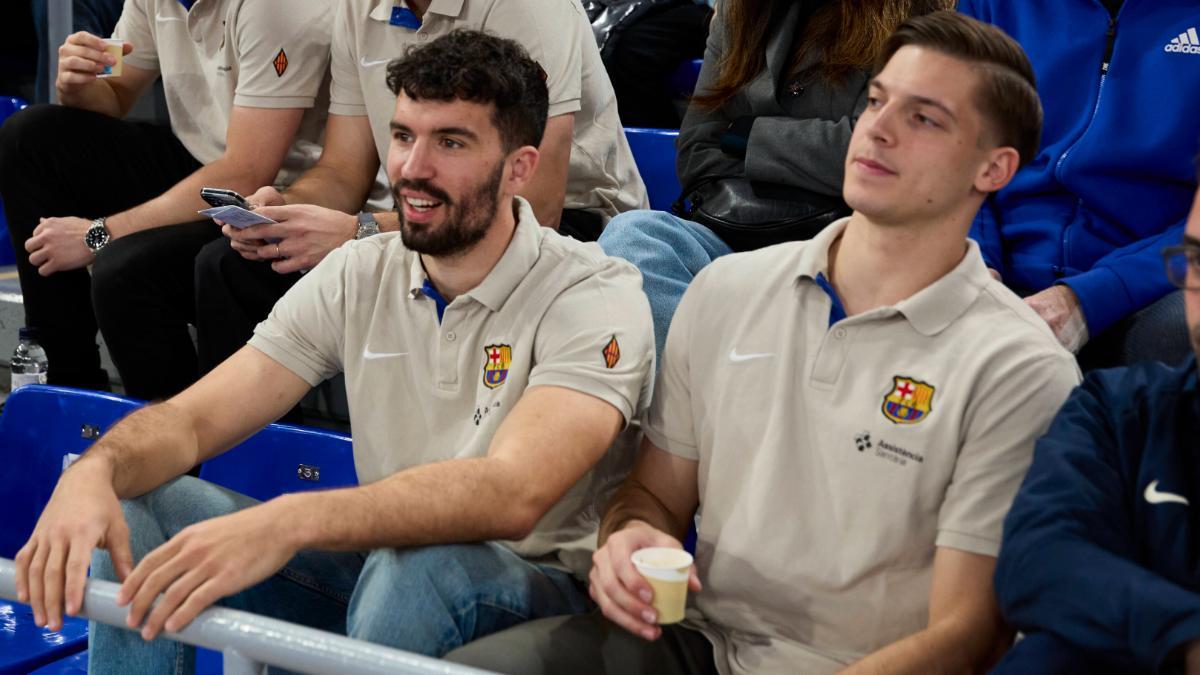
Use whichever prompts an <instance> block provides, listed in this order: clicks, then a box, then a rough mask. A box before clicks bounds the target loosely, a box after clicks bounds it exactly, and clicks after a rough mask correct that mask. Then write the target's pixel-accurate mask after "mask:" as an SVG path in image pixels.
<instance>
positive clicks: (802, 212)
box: [671, 177, 850, 251]
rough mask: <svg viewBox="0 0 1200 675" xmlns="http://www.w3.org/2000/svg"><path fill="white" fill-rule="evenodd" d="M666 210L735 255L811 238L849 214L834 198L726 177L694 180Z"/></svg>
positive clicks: (842, 203)
mask: <svg viewBox="0 0 1200 675" xmlns="http://www.w3.org/2000/svg"><path fill="white" fill-rule="evenodd" d="M671 208H672V210H673V211H675V214H676V215H679V216H681V217H683V218H687V219H688V220H691V221H694V222H697V223H700V224H701V225H703V226H705V227H707V228H708V229H710V230H712V231H713V233H714V234H716V235H717V236H718V237H720V238H721V240H722V241H724V242H725V243H726V244H727V245H728V246H729V248H731V249H733V250H734V251H752V250H754V249H758V248H762V247H764V246H772V245H774V244H781V243H783V242H785V241H800V240H805V239H812V238H813V236H815V235H816V234H817V233H818V232H820V231H821V230H823V229H825V226H826V225H829V224H830V223H832V222H833V221H835V220H837V219H839V218H843V217H845V216H848V215H850V207H848V206H846V203H845V202H843V201H842V200H841V198H839V197H830V196H828V195H822V194H817V193H815V192H812V191H810V190H804V189H802V188H797V187H792V186H789V185H780V184H778V183H764V182H761V181H751V180H748V179H746V178H730V177H715V178H708V179H702V180H700V181H697V183H696V185H695V187H691V188H689V189H687V190H684V193H683V195H682V196H681V197H680V199H679V200H678V201H676V202H675V204H674V205H672V207H671Z"/></svg>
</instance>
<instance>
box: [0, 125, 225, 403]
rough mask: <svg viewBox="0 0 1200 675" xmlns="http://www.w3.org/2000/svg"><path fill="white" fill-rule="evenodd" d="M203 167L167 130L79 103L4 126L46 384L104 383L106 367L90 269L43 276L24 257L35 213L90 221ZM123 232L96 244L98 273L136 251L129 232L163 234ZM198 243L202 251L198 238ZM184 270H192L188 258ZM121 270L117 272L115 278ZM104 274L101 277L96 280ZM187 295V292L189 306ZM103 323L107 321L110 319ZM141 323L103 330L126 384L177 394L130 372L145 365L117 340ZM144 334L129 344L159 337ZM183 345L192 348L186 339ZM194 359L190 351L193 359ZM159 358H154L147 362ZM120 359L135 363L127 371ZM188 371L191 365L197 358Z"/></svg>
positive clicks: (0, 141) (6, 175)
mask: <svg viewBox="0 0 1200 675" xmlns="http://www.w3.org/2000/svg"><path fill="white" fill-rule="evenodd" d="M199 166H200V164H199V162H197V161H196V160H195V159H194V158H193V157H192V156H191V155H190V154H189V153H188V152H187V150H186V149H185V148H184V147H183V145H182V144H180V143H179V141H178V140H177V139H176V138H175V136H174V135H173V134H172V133H171V130H170V129H167V128H165V127H160V126H157V125H151V124H142V123H132V122H125V121H122V120H118V119H114V118H111V117H108V116H106V115H100V114H97V113H93V112H88V111H85V110H77V109H74V108H66V107H61V106H50V105H43V106H32V107H30V108H27V109H25V110H23V111H21V112H19V113H17V114H15V115H13V116H12V117H10V118H9V119H8V121H7V122H6V123H5V124H4V126H3V128H0V195H2V196H3V199H4V208H5V212H6V215H7V217H8V226H9V232H10V236H11V237H12V242H13V248H14V249H15V250H16V252H17V271H18V275H19V277H20V281H21V292H22V294H23V296H24V300H25V323H26V324H27V325H30V326H35V327H37V328H38V329H39V330H40V334H41V342H42V345H43V346H44V347H45V349H46V357H47V359H48V360H49V362H50V372H49V373H48V376H49V381H50V382H51V383H53V384H62V385H67V386H76V387H88V388H107V375H106V374H105V373H104V371H103V370H101V368H100V352H99V348H98V347H97V345H96V330H97V318H96V314H95V313H94V312H93V309H92V291H93V288H92V286H93V282H92V280H91V279H90V278H89V275H88V271H87V270H86V269H78V270H71V271H66V272H58V273H56V274H53V275H51V276H49V277H42V276H40V275H38V273H37V268H36V267H34V266H33V265H31V264H30V263H29V258H28V254H26V253H25V242H26V240H28V239H29V238H30V237H31V236H32V235H33V229H34V228H35V227H36V226H37V224H38V218H40V217H53V216H78V217H82V218H88V219H91V218H96V217H99V216H108V215H112V214H114V213H117V212H119V211H123V210H125V209H127V208H130V207H132V206H135V205H137V204H140V203H141V202H144V201H146V200H148V199H150V198H152V197H155V196H158V195H160V194H162V193H163V192H165V191H166V190H167V189H168V188H170V187H171V186H172V185H174V184H175V183H176V182H178V181H179V180H180V179H182V178H183V177H185V176H187V175H188V174H190V173H192V172H193V171H195V170H196V169H197V168H199ZM180 229H181V230H189V231H190V232H191V233H192V234H191V240H192V241H193V243H195V242H196V240H198V239H203V238H204V237H202V236H197V234H198V230H197V228H180ZM208 229H209V230H210V231H211V233H212V235H213V236H216V235H218V234H219V232H217V231H216V227H215V226H214V225H212V223H208ZM167 231H171V232H174V231H176V229H175V228H166V229H164V231H163V232H167ZM209 238H211V237H209ZM127 239H128V241H122V240H117V241H114V242H113V243H112V244H111V245H110V246H108V247H106V248H105V249H104V250H102V251H101V252H100V255H99V256H97V260H96V265H95V268H96V270H97V271H98V272H97V273H98V274H103V273H104V272H105V271H108V272H113V271H115V270H116V269H117V268H118V266H119V265H118V261H122V260H128V259H130V258H133V257H136V256H135V255H134V251H135V250H136V246H135V241H134V240H135V239H137V240H141V241H144V242H146V243H147V244H148V243H150V242H151V241H155V242H157V241H161V240H163V239H165V237H163V236H162V234H160V233H147V235H146V236H145V237H133V236H131V237H128V238H127ZM195 248H196V250H198V248H199V244H196V247H195ZM193 255H194V251H193ZM164 263H165V261H164ZM187 271H188V274H189V277H190V272H191V265H190V263H189V264H188V265H187ZM122 275H123V272H122V274H121V275H115V276H118V277H119V276H122ZM102 281H104V280H103V279H97V282H102ZM113 281H115V282H127V283H117V284H116V285H117V286H118V287H120V288H121V289H138V283H136V282H135V281H134V280H133V279H120V278H117V279H113ZM155 283H157V282H155V281H153V280H146V287H142V288H140V289H138V290H140V292H141V293H142V294H151V293H153V291H154V290H155V289H154V288H151V287H150V286H153V285H154V284H155ZM102 295H104V294H102ZM107 299H108V300H109V302H107V303H106V306H113V305H116V306H118V307H120V308H121V309H122V310H123V311H124V313H125V315H127V316H132V317H138V316H139V315H140V316H142V317H143V318H144V317H145V314H146V312H145V311H143V310H140V309H138V308H136V307H135V303H136V302H138V300H139V298H138V297H115V298H107ZM190 302H191V301H190V299H189V300H188V301H187V304H190ZM127 303H128V304H127ZM126 305H127V306H126ZM156 318H157V317H156ZM106 323H107V324H109V325H112V324H113V323H114V322H113V321H107V322H106ZM140 330H141V327H140V324H139V323H131V324H129V325H128V326H121V327H120V329H119V330H117V331H116V332H117V334H114V335H112V336H110V335H109V334H108V333H107V332H106V334H105V339H106V340H108V341H109V346H110V353H112V355H113V360H114V361H115V362H116V363H117V368H118V370H121V371H122V372H121V374H122V378H123V379H125V381H126V385H127V391H129V393H130V394H131V395H135V396H140V397H142V398H157V397H159V396H162V395H166V394H167V393H173V392H171V391H169V390H171V389H173V388H174V387H176V386H178V385H177V384H172V385H171V386H167V387H159V386H149V385H145V386H143V380H144V379H151V380H157V379H158V378H156V377H149V378H142V377H141V373H140V372H135V371H138V370H140V369H141V368H140V363H141V361H142V359H141V356H140V355H139V353H138V352H139V348H133V349H129V350H128V351H126V352H120V350H121V349H122V346H126V345H128V344H130V342H131V341H130V340H122V339H120V338H121V337H122V334H125V333H129V332H135V333H137V332H139V331H140ZM140 335H141V337H140V340H138V341H133V342H139V343H141V342H144V343H152V342H154V341H155V340H156V339H157V337H158V336H157V335H155V334H153V332H152V331H151V332H149V333H145V334H140ZM184 336H185V337H186V329H185V332H184ZM113 338H116V339H115V340H114V339H113ZM188 350H189V351H191V346H190V343H189V345H188ZM118 354H119V357H118ZM194 359H195V357H194V355H193V357H192V360H193V363H194ZM123 364H125V365H123ZM161 365H162V364H154V365H152V366H149V368H147V369H148V370H153V369H154V368H155V367H160V366H161ZM126 366H128V367H129V368H130V369H131V370H130V372H129V373H128V374H127V373H126V372H125V370H126ZM192 369H193V371H194V369H195V367H194V365H193V366H192ZM177 381H179V380H178V379H177Z"/></svg>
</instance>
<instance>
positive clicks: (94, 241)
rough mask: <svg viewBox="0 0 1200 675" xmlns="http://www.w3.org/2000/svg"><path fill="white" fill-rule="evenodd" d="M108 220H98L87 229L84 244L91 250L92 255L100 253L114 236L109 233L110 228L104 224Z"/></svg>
mask: <svg viewBox="0 0 1200 675" xmlns="http://www.w3.org/2000/svg"><path fill="white" fill-rule="evenodd" d="M106 220H108V219H107V218H97V219H95V220H93V221H92V226H91V227H89V228H88V229H87V232H85V233H84V235H83V243H84V244H86V245H87V247H88V248H89V249H91V251H92V253H99V252H100V249H102V248H104V247H105V246H107V245H108V242H109V240H110V239H112V235H111V234H110V233H109V231H108V226H106V225H105V224H104V221H106Z"/></svg>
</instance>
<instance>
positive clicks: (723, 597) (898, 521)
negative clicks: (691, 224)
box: [644, 219, 1079, 674]
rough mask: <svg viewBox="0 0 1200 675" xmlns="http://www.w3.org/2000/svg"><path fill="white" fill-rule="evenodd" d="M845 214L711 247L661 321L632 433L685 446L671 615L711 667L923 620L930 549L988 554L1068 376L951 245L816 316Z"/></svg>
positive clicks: (998, 290) (811, 667) (892, 632)
mask: <svg viewBox="0 0 1200 675" xmlns="http://www.w3.org/2000/svg"><path fill="white" fill-rule="evenodd" d="M847 222H848V219H845V220H841V221H839V222H837V223H834V224H833V225H831V226H829V227H828V228H826V229H825V230H824V231H823V232H822V233H821V234H819V235H818V236H817V237H815V238H814V239H812V240H811V241H809V242H797V243H790V244H782V245H779V246H773V247H770V248H766V249H762V250H759V251H755V252H752V253H745V254H738V255H731V256H726V257H724V258H721V259H719V260H717V261H716V262H714V263H713V264H712V265H710V266H709V267H707V268H706V269H705V270H704V271H703V272H701V273H700V275H698V276H697V277H696V279H695V281H694V282H693V283H692V285H691V287H690V288H688V290H687V293H686V294H685V295H684V297H683V301H682V302H681V304H680V305H679V309H678V311H677V312H676V314H675V318H674V320H673V322H672V324H671V330H670V333H669V335H668V337H667V345H666V349H665V351H664V354H663V367H662V372H661V374H660V377H659V382H658V385H657V388H656V391H655V396H654V401H653V403H652V406H651V411H650V414H649V417H648V422H647V424H646V426H645V429H644V431H645V432H646V435H647V437H648V438H649V439H650V440H651V441H653V442H654V444H655V445H657V446H658V447H660V448H663V449H664V450H666V451H668V452H671V453H673V454H676V455H679V456H681V457H685V458H688V459H692V460H697V461H698V462H699V491H700V502H701V507H700V518H699V530H698V535H699V541H698V544H697V547H696V563H697V567H698V571H699V574H700V579H701V581H702V582H703V583H704V590H703V591H702V592H700V593H698V594H695V595H694V596H693V600H694V609H692V610H689V611H690V614H689V616H690V617H691V618H692V619H693V626H696V627H699V628H700V629H701V630H702V631H703V633H704V634H705V635H706V636H707V637H708V638H709V639H710V640H711V641H712V642H713V644H714V647H715V650H716V651H715V655H716V660H717V665H718V668H719V670H720V671H721V672H722V673H726V674H729V673H738V674H741V673H747V674H748V673H765V672H780V673H781V672H802V673H822V672H834V671H836V670H838V669H839V668H841V667H842V666H844V665H845V664H848V663H850V662H852V661H854V660H856V659H858V658H860V657H862V656H864V655H866V654H868V653H870V652H872V651H874V650H876V649H879V648H881V647H883V646H885V645H888V644H890V643H892V642H895V641H896V640H899V639H901V638H903V637H905V636H907V635H910V634H912V633H915V632H917V631H919V630H921V629H923V628H924V627H925V626H926V625H927V619H928V608H929V605H928V601H929V590H930V580H931V573H932V563H933V556H934V552H935V548H936V547H949V548H955V549H960V550H963V551H969V552H972V553H978V554H982V555H988V556H995V555H996V553H997V552H998V550H999V547H1000V537H1001V529H1002V521H1003V519H1004V516H1005V514H1006V513H1007V512H1008V508H1009V505H1010V504H1011V502H1012V499H1013V496H1014V495H1015V494H1016V490H1017V487H1018V485H1019V483H1020V481H1021V479H1022V477H1023V476H1024V475H1025V471H1026V469H1027V467H1028V466H1029V462H1030V459H1031V456H1032V452H1033V444H1034V441H1035V439H1036V438H1037V437H1038V436H1039V435H1040V434H1041V433H1042V432H1043V431H1044V430H1045V429H1046V427H1047V426H1048V425H1049V423H1050V420H1051V418H1052V417H1053V415H1054V413H1055V412H1056V411H1057V410H1058V408H1059V406H1060V404H1061V403H1062V401H1063V400H1065V398H1066V397H1067V394H1068V393H1069V392H1070V390H1071V389H1072V388H1073V387H1074V386H1075V385H1076V384H1077V383H1078V381H1079V371H1078V368H1077V366H1076V365H1075V360H1074V358H1073V357H1072V356H1071V354H1069V353H1068V352H1066V351H1065V350H1064V349H1063V348H1062V347H1060V346H1059V345H1058V342H1057V341H1056V340H1055V339H1054V337H1053V335H1052V334H1051V333H1050V330H1049V329H1048V328H1047V327H1046V324H1045V322H1043V321H1042V320H1041V319H1040V318H1039V317H1038V316H1037V315H1036V314H1035V313H1034V312H1033V311H1032V310H1031V309H1029V307H1027V306H1026V304H1025V303H1024V302H1023V301H1022V300H1021V299H1020V298H1018V297H1017V296H1016V295H1014V294H1013V293H1012V292H1011V291H1009V290H1008V289H1007V288H1005V287H1004V285H1003V284H1001V283H999V282H997V281H995V280H994V279H992V277H991V276H990V275H989V274H988V271H987V269H986V267H985V266H984V263H983V259H982V258H981V257H980V255H979V250H978V247H977V246H976V244H975V243H974V242H970V241H969V242H967V243H966V244H965V247H966V255H965V256H964V257H963V259H962V262H960V263H959V264H958V266H957V267H956V268H955V269H954V270H953V271H951V272H950V273H949V274H947V275H945V276H944V277H942V278H941V279H939V280H938V281H936V282H935V283H933V284H932V285H930V286H928V287H927V288H925V289H924V290H922V291H920V292H918V293H917V294H915V295H913V296H912V297H909V298H908V299H906V300H904V301H903V302H900V303H899V304H897V305H895V306H893V307H882V308H878V309H874V310H871V311H869V312H865V313H862V314H859V315H856V316H852V317H849V318H843V319H841V320H838V321H837V322H836V323H833V325H830V319H831V315H830V311H831V309H832V307H833V300H832V296H831V294H830V293H829V292H827V291H826V290H825V289H824V288H823V287H822V285H821V283H819V282H818V280H822V281H823V280H824V279H825V276H824V275H825V274H826V273H827V270H828V264H827V253H828V250H829V246H830V244H832V243H833V242H834V241H835V240H836V238H837V237H838V236H840V234H841V232H842V231H843V229H844V228H845V227H846V224H847ZM912 264H914V265H919V264H921V261H920V260H913V261H912Z"/></svg>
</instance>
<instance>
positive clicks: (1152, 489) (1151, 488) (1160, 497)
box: [1145, 481, 1188, 506]
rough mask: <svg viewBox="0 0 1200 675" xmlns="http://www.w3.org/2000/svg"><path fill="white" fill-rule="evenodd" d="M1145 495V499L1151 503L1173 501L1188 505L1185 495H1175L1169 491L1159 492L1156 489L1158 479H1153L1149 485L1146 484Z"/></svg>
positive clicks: (1168, 502) (1169, 502)
mask: <svg viewBox="0 0 1200 675" xmlns="http://www.w3.org/2000/svg"><path fill="white" fill-rule="evenodd" d="M1145 497H1146V501H1148V502H1150V503H1151V504H1171V503H1175V504H1183V505H1184V506H1187V505H1188V500H1187V498H1186V497H1183V496H1181V495H1177V494H1172V493H1170V492H1159V491H1158V481H1153V482H1151V483H1150V484H1149V485H1147V486H1146V492H1145Z"/></svg>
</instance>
